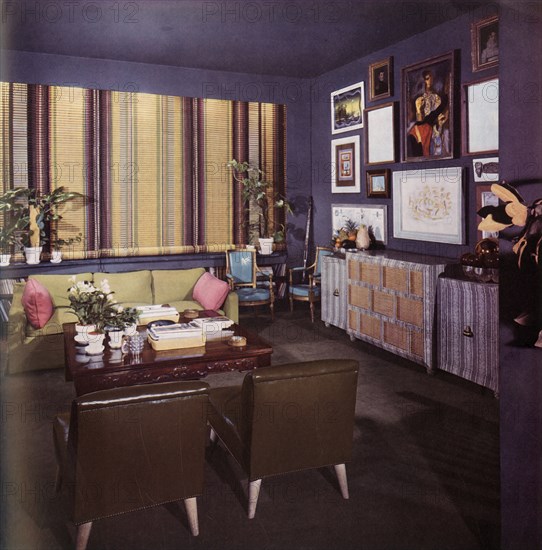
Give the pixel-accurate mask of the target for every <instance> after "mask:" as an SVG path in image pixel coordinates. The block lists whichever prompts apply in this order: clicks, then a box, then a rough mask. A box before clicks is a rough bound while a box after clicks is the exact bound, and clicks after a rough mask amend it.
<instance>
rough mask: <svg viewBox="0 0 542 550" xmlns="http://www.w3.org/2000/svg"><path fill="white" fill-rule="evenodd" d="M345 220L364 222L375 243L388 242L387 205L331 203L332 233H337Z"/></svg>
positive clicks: (358, 223)
mask: <svg viewBox="0 0 542 550" xmlns="http://www.w3.org/2000/svg"><path fill="white" fill-rule="evenodd" d="M346 220H352V221H354V222H355V223H356V224H357V225H358V226H359V225H361V224H364V225H366V226H367V228H368V230H369V235H370V236H371V238H373V239H374V241H375V242H376V243H379V244H386V243H387V242H388V231H387V228H388V207H387V206H386V205H385V204H332V205H331V225H332V230H333V233H336V232H337V233H338V232H339V231H340V230H341V229H342V228H343V227H345V225H346Z"/></svg>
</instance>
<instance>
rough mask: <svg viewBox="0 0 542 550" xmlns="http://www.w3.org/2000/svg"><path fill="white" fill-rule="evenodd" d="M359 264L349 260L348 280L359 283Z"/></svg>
mask: <svg viewBox="0 0 542 550" xmlns="http://www.w3.org/2000/svg"><path fill="white" fill-rule="evenodd" d="M359 266H360V263H359V262H354V261H353V260H350V261H349V262H348V278H349V279H352V280H353V281H359Z"/></svg>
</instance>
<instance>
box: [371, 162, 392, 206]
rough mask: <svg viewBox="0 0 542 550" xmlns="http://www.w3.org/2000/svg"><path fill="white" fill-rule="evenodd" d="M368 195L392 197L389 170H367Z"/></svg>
mask: <svg viewBox="0 0 542 550" xmlns="http://www.w3.org/2000/svg"><path fill="white" fill-rule="evenodd" d="M367 197H369V198H372V197H382V198H384V199H389V198H390V171H389V170H387V169H386V170H367Z"/></svg>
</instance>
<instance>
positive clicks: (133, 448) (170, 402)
mask: <svg viewBox="0 0 542 550" xmlns="http://www.w3.org/2000/svg"><path fill="white" fill-rule="evenodd" d="M207 406H208V385H207V384H205V383H203V382H198V381H194V382H167V383H160V384H148V385H141V386H130V387H125V388H115V389H111V390H104V391H99V392H95V393H90V394H86V395H84V396H82V397H79V398H77V399H75V400H74V401H73V403H72V410H71V414H69V413H67V414H64V415H60V416H59V417H57V418H56V419H55V422H54V425H53V435H54V443H55V452H56V456H57V461H58V466H59V470H58V475H57V489H60V488H63V489H64V492H65V494H66V496H67V497H68V498H67V500H68V503H69V510H70V515H71V516H72V519H73V521H74V523H75V524H76V525H77V526H78V527H77V535H76V536H77V541H76V548H77V549H84V548H86V544H87V542H88V538H89V535H90V530H91V527H92V522H94V521H95V520H99V519H102V518H106V517H109V516H115V515H118V514H123V513H126V512H131V511H135V510H141V509H143V508H149V507H151V506H158V505H160V504H165V503H168V502H173V501H176V500H184V503H185V507H186V511H187V514H188V519H189V524H190V528H191V531H192V534H193V535H194V536H196V535H198V532H199V528H198V515H197V502H196V496H198V495H201V494H202V492H203V468H204V453H205V440H206V435H207V419H206V417H207Z"/></svg>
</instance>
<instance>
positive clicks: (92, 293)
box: [68, 277, 115, 333]
mask: <svg viewBox="0 0 542 550" xmlns="http://www.w3.org/2000/svg"><path fill="white" fill-rule="evenodd" d="M69 280H70V282H71V283H72V286H71V287H70V288H69V289H68V300H69V301H70V305H69V308H70V309H71V310H72V313H74V315H76V317H77V319H78V321H79V324H80V325H84V326H86V327H87V328H86V329H83V330H85V331H86V332H87V333H88V332H90V331H89V328H88V325H94V330H95V331H99V332H103V327H104V324H105V321H106V317H107V312H108V311H109V310H110V308H111V307H112V306H113V305H114V304H115V301H114V300H113V292H112V291H111V289H110V287H109V283H108V282H107V279H103V280H102V281H101V282H100V286H99V287H96V286H94V284H93V283H92V282H89V281H76V280H75V277H70V279H69ZM76 330H77V329H76Z"/></svg>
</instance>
